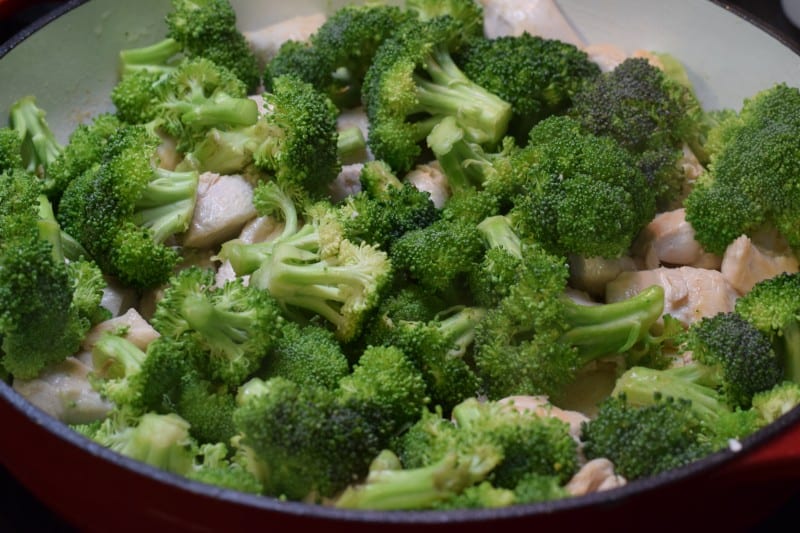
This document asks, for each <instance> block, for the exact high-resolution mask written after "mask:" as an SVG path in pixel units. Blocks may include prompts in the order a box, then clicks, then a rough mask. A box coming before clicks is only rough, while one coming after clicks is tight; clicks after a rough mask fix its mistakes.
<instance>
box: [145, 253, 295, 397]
mask: <svg viewBox="0 0 800 533" xmlns="http://www.w3.org/2000/svg"><path fill="white" fill-rule="evenodd" d="M152 323H153V326H154V327H155V328H156V330H158V331H159V333H161V334H162V335H167V336H170V337H179V336H181V335H182V334H184V333H190V334H191V335H192V336H193V337H194V338H195V339H196V340H197V342H198V343H199V344H200V345H201V346H202V347H203V348H204V349H205V350H207V351H208V352H209V361H208V365H209V371H210V375H211V377H213V378H214V379H216V380H219V381H221V382H223V383H226V384H228V385H230V386H233V387H235V386H238V385H240V384H241V383H243V382H244V381H245V379H247V378H248V377H249V376H250V375H251V374H252V373H253V372H254V371H255V370H256V369H257V368H258V367H259V365H260V364H261V361H262V360H263V358H264V357H266V355H267V354H268V353H269V351H270V350H271V349H272V348H273V347H274V346H275V343H276V341H277V339H278V338H279V337H280V332H281V330H282V323H283V319H282V318H281V312H280V309H279V307H278V304H277V302H276V301H275V299H274V298H272V297H271V296H270V295H269V294H268V293H266V292H264V291H263V290H260V289H257V288H255V287H251V286H248V285H245V284H244V282H243V281H242V280H241V278H236V279H234V280H229V281H227V282H226V283H225V284H224V285H222V286H221V287H218V288H215V287H214V271H213V270H210V269H203V268H200V267H189V268H185V269H183V270H181V271H180V272H179V273H178V274H176V275H175V276H173V277H172V278H170V281H169V286H168V287H167V289H166V290H165V291H164V296H163V297H162V298H161V299H160V300H159V302H158V304H157V306H156V310H155V313H154V315H153V319H152Z"/></svg>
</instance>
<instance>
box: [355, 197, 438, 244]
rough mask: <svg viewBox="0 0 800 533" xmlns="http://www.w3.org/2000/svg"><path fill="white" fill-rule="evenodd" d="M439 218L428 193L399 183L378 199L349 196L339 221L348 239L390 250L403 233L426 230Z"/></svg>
mask: <svg viewBox="0 0 800 533" xmlns="http://www.w3.org/2000/svg"><path fill="white" fill-rule="evenodd" d="M440 214H441V213H440V211H439V210H438V209H437V208H436V206H435V205H434V204H433V201H432V200H431V196H430V193H428V192H427V191H423V190H420V189H418V188H416V187H414V186H413V185H412V184H410V183H408V182H402V183H399V184H398V185H397V186H390V187H387V188H386V190H385V191H384V192H383V194H382V195H381V196H380V197H375V196H374V195H372V194H370V193H368V192H367V191H361V192H358V193H356V194H354V195H350V196H348V197H347V198H346V199H345V200H344V207H342V215H343V216H342V219H341V220H342V226H343V229H344V232H345V235H346V236H347V238H348V239H350V240H352V241H354V242H367V243H369V244H372V245H374V246H377V247H378V248H380V249H382V250H390V249H391V247H392V245H393V244H394V243H395V242H396V241H397V239H399V238H400V237H402V236H403V235H404V234H405V233H406V232H409V231H412V230H415V229H422V228H426V227H428V226H429V225H431V224H432V223H434V222H435V221H436V220H438V219H439V216H440Z"/></svg>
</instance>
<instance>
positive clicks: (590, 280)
mask: <svg viewBox="0 0 800 533" xmlns="http://www.w3.org/2000/svg"><path fill="white" fill-rule="evenodd" d="M628 270H636V262H635V261H634V260H633V259H632V258H631V257H628V256H624V257H620V258H617V259H604V258H602V257H581V256H572V257H570V259H569V284H570V286H572V287H574V288H576V289H580V290H582V291H586V292H587V293H589V295H590V296H593V297H595V298H601V297H603V296H604V295H605V291H606V283H608V282H609V281H611V280H613V279H614V278H616V277H617V276H619V275H620V273H621V272H625V271H628Z"/></svg>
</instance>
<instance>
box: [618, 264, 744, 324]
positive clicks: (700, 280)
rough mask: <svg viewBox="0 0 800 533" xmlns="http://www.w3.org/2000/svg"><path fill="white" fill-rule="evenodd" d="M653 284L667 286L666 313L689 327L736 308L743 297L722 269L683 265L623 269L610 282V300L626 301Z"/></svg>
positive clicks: (665, 297) (665, 296)
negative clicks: (723, 274) (628, 270)
mask: <svg viewBox="0 0 800 533" xmlns="http://www.w3.org/2000/svg"><path fill="white" fill-rule="evenodd" d="M652 285H661V286H662V287H664V313H665V314H667V313H668V314H670V315H672V316H673V317H674V318H676V319H677V320H679V321H680V322H681V323H682V324H684V325H685V326H688V325H690V324H692V323H694V322H696V321H697V320H699V319H701V318H703V317H706V316H713V315H715V314H717V313H722V312H730V311H733V308H734V304H735V303H736V299H737V298H738V296H739V294H738V293H737V292H736V289H734V288H733V286H732V285H731V284H730V283H729V282H728V280H726V279H725V278H724V277H723V276H722V273H721V272H719V271H718V270H710V269H706V268H696V267H689V266H683V267H678V268H664V267H660V268H656V269H652V270H640V271H637V272H623V273H622V274H620V275H619V276H618V277H617V278H616V279H615V280H614V281H611V282H610V283H608V285H606V301H608V302H617V301H620V300H625V299H627V298H630V297H631V296H634V295H635V294H638V293H639V292H640V291H641V290H643V289H645V288H647V287H650V286H652Z"/></svg>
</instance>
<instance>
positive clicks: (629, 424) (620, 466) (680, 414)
mask: <svg viewBox="0 0 800 533" xmlns="http://www.w3.org/2000/svg"><path fill="white" fill-rule="evenodd" d="M688 404H689V401H688V400H676V399H672V398H668V397H666V398H661V399H657V400H656V401H655V402H654V403H653V404H652V405H649V406H646V407H639V406H634V405H630V404H628V403H627V401H626V399H625V396H624V395H623V396H614V397H610V398H608V399H606V400H604V401H603V402H602V404H601V405H600V410H599V411H598V413H597V416H596V417H594V418H593V419H592V420H590V421H589V422H586V423H584V424H583V425H582V429H581V440H582V442H583V443H584V444H583V452H584V454H585V455H586V457H587V459H595V458H601V457H602V458H606V459H609V460H610V461H611V462H612V463H614V471H615V472H616V473H617V474H619V475H621V476H624V477H625V478H626V479H628V480H630V481H633V480H635V479H639V478H643V477H647V476H652V475H655V474H658V473H660V472H664V471H666V470H671V469H673V468H677V467H680V466H684V465H686V464H689V463H691V462H692V461H695V460H697V459H700V458H702V457H704V456H706V455H708V454H709V453H711V452H712V451H713V449H712V448H711V447H710V446H709V445H708V442H707V440H706V438H705V437H704V435H705V429H704V426H703V424H702V422H700V420H699V419H698V418H697V416H696V415H695V414H694V412H693V411H692V410H691V409H689V408H688Z"/></svg>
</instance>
